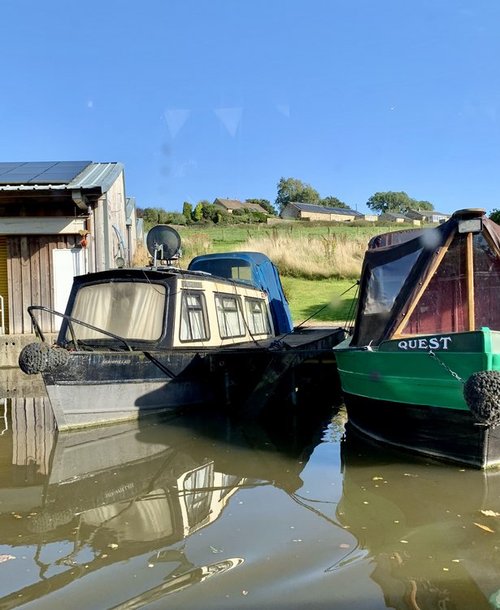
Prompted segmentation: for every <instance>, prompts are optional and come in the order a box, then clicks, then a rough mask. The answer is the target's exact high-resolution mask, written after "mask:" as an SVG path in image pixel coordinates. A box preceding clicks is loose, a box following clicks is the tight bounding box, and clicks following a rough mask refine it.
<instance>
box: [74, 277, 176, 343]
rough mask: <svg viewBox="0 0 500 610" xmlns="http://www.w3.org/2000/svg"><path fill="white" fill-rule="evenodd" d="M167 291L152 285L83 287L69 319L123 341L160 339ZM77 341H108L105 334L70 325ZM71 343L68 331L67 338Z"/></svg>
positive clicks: (108, 284) (111, 283)
mask: <svg viewBox="0 0 500 610" xmlns="http://www.w3.org/2000/svg"><path fill="white" fill-rule="evenodd" d="M165 294H166V289H165V286H163V285H162V284H154V283H151V282H148V283H146V282H122V281H115V282H106V283H100V284H91V285H87V286H82V287H81V288H80V289H79V290H78V292H77V294H76V298H75V302H74V305H73V309H72V311H71V316H72V317H73V318H76V319H77V320H81V321H82V322H86V323H87V324H91V325H92V326H97V327H99V328H102V329H103V330H106V331H108V332H110V333H113V334H114V335H118V336H119V337H123V338H124V339H137V340H145V341H154V340H157V339H159V338H160V337H161V334H162V330H163V320H164V317H165V313H164V312H165ZM73 329H74V331H75V334H76V338H77V339H81V340H85V339H96V338H97V339H109V337H108V336H107V335H104V334H103V333H100V332H98V331H96V330H92V329H90V328H86V327H85V326H82V325H80V324H73ZM66 337H67V339H68V340H71V336H70V333H69V331H68V332H67V335H66Z"/></svg>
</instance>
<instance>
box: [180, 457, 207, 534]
mask: <svg viewBox="0 0 500 610" xmlns="http://www.w3.org/2000/svg"><path fill="white" fill-rule="evenodd" d="M214 475H215V471H214V464H213V462H209V463H208V464H204V465H203V466H200V467H198V468H196V469H195V470H192V471H191V472H189V473H188V474H187V476H186V477H185V479H184V481H183V485H182V491H183V494H182V497H183V499H184V505H185V508H186V516H187V524H185V525H187V526H188V527H189V528H190V529H195V528H196V527H197V526H199V525H200V524H202V523H204V522H206V520H207V518H209V516H210V513H211V511H212V510H213V506H212V501H213V495H214V491H213V490H212V488H213V486H214Z"/></svg>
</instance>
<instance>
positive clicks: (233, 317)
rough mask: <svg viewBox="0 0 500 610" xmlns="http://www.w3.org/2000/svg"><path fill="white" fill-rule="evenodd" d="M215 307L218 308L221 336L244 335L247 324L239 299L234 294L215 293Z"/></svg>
mask: <svg viewBox="0 0 500 610" xmlns="http://www.w3.org/2000/svg"><path fill="white" fill-rule="evenodd" d="M215 308H216V310H217V320H218V322H219V332H220V336H221V337H222V338H223V339H225V338H227V337H243V336H244V335H245V326H244V321H243V316H242V315H241V310H240V307H239V300H238V298H237V297H235V296H233V295H222V294H218V295H215Z"/></svg>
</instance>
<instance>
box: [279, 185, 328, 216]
mask: <svg viewBox="0 0 500 610" xmlns="http://www.w3.org/2000/svg"><path fill="white" fill-rule="evenodd" d="M320 199H321V197H320V196H319V193H318V191H317V190H316V189H314V188H313V187H312V186H311V185H310V184H306V183H304V182H302V181H301V180H297V178H281V179H280V181H279V182H278V196H277V197H276V200H275V205H276V207H277V209H278V211H279V212H282V211H283V208H284V207H285V206H286V204H287V203H291V202H292V201H297V202H300V203H316V204H317V203H319V201H320Z"/></svg>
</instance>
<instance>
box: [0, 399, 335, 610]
mask: <svg viewBox="0 0 500 610" xmlns="http://www.w3.org/2000/svg"><path fill="white" fill-rule="evenodd" d="M23 412H24V411H23ZM40 417H41V416H40V413H39V414H38V418H40ZM47 417H49V418H50V413H49V414H48V415H47ZM322 417H323V416H322ZM321 422H323V419H322V420H321ZM321 422H318V421H314V422H313V421H312V419H311V418H309V419H308V422H307V425H306V424H303V425H299V426H297V425H296V424H297V422H296V421H295V422H289V424H290V425H289V427H287V425H286V424H285V422H284V421H283V420H281V421H280V422H275V423H274V424H273V423H271V422H270V423H269V424H268V425H266V426H264V425H263V424H257V423H256V422H253V423H250V422H246V423H245V424H241V423H237V422H234V421H231V420H229V419H228V418H225V417H224V416H222V415H218V416H216V415H213V416H211V417H210V418H208V417H207V414H206V412H205V413H203V414H200V415H197V414H196V413H193V414H192V415H190V416H189V417H188V416H177V417H173V416H170V419H168V418H166V417H165V416H164V417H163V418H162V417H157V418H148V419H147V420H139V421H134V422H126V423H122V424H114V425H112V426H108V427H101V428H92V429H88V430H83V431H74V432H64V433H59V434H58V433H57V431H56V430H54V429H51V427H50V426H49V425H47V426H45V427H43V426H38V428H33V427H32V426H31V425H28V423H29V422H28V423H27V422H26V421H25V417H24V415H23V416H21V415H20V414H19V411H18V410H15V411H14V410H13V416H12V431H11V436H10V441H9V442H8V443H4V442H3V439H2V444H1V445H0V446H1V447H2V450H1V452H0V460H1V462H0V486H1V502H0V511H1V512H0V544H1V545H2V546H1V548H2V549H4V550H5V549H6V551H7V552H6V553H5V551H4V550H0V561H2V557H3V560H4V561H7V560H8V559H9V558H12V559H14V558H16V557H19V556H20V555H25V556H26V555H29V557H28V558H27V560H28V561H31V562H32V564H33V566H34V569H31V575H21V574H20V572H19V570H18V572H17V577H16V578H14V579H13V580H12V582H11V583H10V584H9V581H8V580H4V581H3V584H2V586H1V588H0V591H1V595H3V597H0V607H1V608H2V609H6V608H14V607H17V606H19V605H22V604H25V603H27V602H29V601H34V600H37V601H38V602H39V601H40V600H41V598H43V597H44V596H48V595H49V594H50V596H53V595H54V592H57V591H60V590H62V589H63V588H64V587H66V586H69V585H71V584H72V583H75V581H77V580H78V579H83V578H88V577H89V575H90V574H92V573H96V571H98V570H103V574H104V573H106V572H110V574H114V573H115V572H116V570H117V569H119V566H120V565H123V563H126V562H130V561H135V562H136V564H137V566H138V567H137V568H134V569H138V570H140V569H143V568H146V569H147V568H148V567H153V566H157V567H158V566H161V567H162V579H161V582H160V584H158V579H156V580H155V581H154V583H150V584H151V586H149V588H148V587H146V586H145V585H144V584H143V583H137V585H136V586H137V587H138V589H135V588H134V589H133V590H132V591H131V593H129V594H128V597H126V598H125V601H123V598H122V599H120V601H119V604H120V606H119V607H122V606H121V605H122V604H125V606H123V607H127V608H134V607H140V606H142V605H144V604H145V603H149V602H151V601H154V600H155V599H157V598H160V597H163V596H164V595H166V594H168V593H171V592H174V591H179V590H181V589H183V588H185V587H188V586H190V585H192V584H194V583H197V582H201V581H202V580H205V579H207V578H209V577H211V576H215V575H217V574H220V573H222V572H225V571H227V570H232V569H235V568H237V567H238V566H239V565H240V564H241V563H242V562H243V559H242V558H241V557H232V556H225V554H224V552H223V551H221V550H218V549H213V553H220V554H219V555H215V556H214V560H215V559H217V561H213V562H206V563H201V564H200V563H199V560H198V561H197V560H196V559H194V558H190V557H189V552H188V550H187V549H186V545H185V543H186V540H187V539H188V538H189V537H191V536H192V535H193V534H194V533H196V532H199V531H200V530H201V529H202V528H206V527H207V526H209V525H210V524H211V523H213V522H214V521H215V520H217V519H218V518H219V517H220V516H221V515H222V513H223V511H224V510H225V509H226V507H227V506H228V504H229V503H230V500H231V498H232V497H233V496H234V495H235V494H237V493H238V491H240V490H242V489H248V488H255V487H257V486H263V485H273V486H275V487H278V488H280V489H283V490H285V491H286V492H288V493H293V492H294V491H295V490H297V489H298V488H299V487H300V486H301V485H302V481H301V479H300V473H301V470H302V469H303V468H304V465H305V464H306V463H307V459H308V457H309V455H310V452H311V451H312V450H313V449H314V447H315V446H316V444H317V443H318V442H319V440H320V438H321V434H322V431H323V429H324V428H323V426H322V423H321ZM284 424H285V425H284ZM273 426H274V427H273ZM240 449H241V451H240ZM249 450H250V451H251V459H248V457H249V453H248V451H249ZM239 454H241V455H242V456H243V457H244V459H241V458H240V459H239V458H238V455H239ZM54 549H57V552H54ZM1 553H4V555H1ZM24 559H25V560H26V557H24ZM11 563H12V564H13V563H15V562H11ZM6 566H7V564H6ZM9 567H10V566H9ZM111 568H112V569H111ZM129 569H130V568H129ZM163 569H164V573H163ZM28 572H30V570H28ZM3 573H4V574H6V572H5V571H4V572H3ZM110 574H107V573H106V579H109V578H110ZM89 580H90V579H89ZM51 599H52V597H51ZM46 601H48V600H46Z"/></svg>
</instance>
